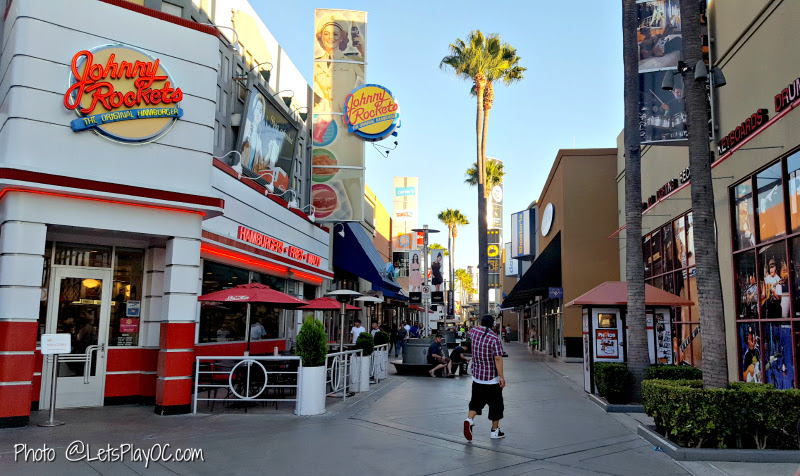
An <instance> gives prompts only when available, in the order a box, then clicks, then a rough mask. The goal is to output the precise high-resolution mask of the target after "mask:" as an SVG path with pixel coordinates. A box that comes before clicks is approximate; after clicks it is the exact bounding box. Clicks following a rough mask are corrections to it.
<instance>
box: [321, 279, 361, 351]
mask: <svg viewBox="0 0 800 476" xmlns="http://www.w3.org/2000/svg"><path fill="white" fill-rule="evenodd" d="M327 295H328V296H330V297H332V298H334V299H336V300H337V301H339V303H340V304H341V309H340V310H339V352H344V318H345V316H346V314H347V303H348V302H350V299H351V298H353V297H357V296H361V293H359V292H358V291H350V290H349V289H339V290H337V291H331V292H329V293H328V294H327Z"/></svg>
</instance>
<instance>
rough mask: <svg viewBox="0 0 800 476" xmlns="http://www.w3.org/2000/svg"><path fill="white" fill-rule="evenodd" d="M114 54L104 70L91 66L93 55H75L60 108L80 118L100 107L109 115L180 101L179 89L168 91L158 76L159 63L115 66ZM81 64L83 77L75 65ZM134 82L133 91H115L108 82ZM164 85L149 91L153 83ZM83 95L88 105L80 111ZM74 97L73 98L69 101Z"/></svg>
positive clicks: (94, 64)
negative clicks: (71, 78) (69, 83)
mask: <svg viewBox="0 0 800 476" xmlns="http://www.w3.org/2000/svg"><path fill="white" fill-rule="evenodd" d="M115 56H116V55H114V54H112V55H110V56H109V57H108V61H107V62H106V64H105V66H103V65H102V64H100V63H94V55H93V54H92V53H91V52H89V51H87V50H83V51H79V52H78V53H77V54H76V55H75V56H73V58H72V66H71V69H72V75H73V76H74V77H75V79H76V81H75V84H73V85H72V86H70V87H69V89H67V92H66V94H64V107H66V108H67V109H78V108H80V109H79V110H80V112H81V113H83V114H89V113H91V112H92V111H94V109H95V107H97V103H101V104H102V105H103V107H104V108H106V109H108V110H109V111H111V110H114V109H117V108H119V107H122V106H123V105H125V106H126V107H134V106H141V105H142V104H147V105H151V104H172V103H177V102H180V101H181V100H182V99H183V92H182V91H181V89H180V88H172V87H171V85H170V82H169V81H167V79H168V77H167V76H162V75H159V74H158V68H159V61H160V60H155V61H153V62H146V63H143V62H141V61H136V62H134V63H129V62H127V61H123V62H122V63H117V62H116V61H115ZM81 60H85V61H84V68H83V73H81V72H80V71H79V70H78V64H79V63H80V62H81ZM122 78H127V79H133V78H136V79H134V81H133V85H134V87H135V88H136V91H126V92H121V91H115V90H114V85H113V84H111V83H110V82H109V81H107V80H109V79H122ZM160 81H164V87H163V88H161V89H152V87H153V84H154V83H156V82H160ZM84 94H91V102H90V103H89V106H87V107H81V101H82V99H83V95H84ZM73 95H74V97H73Z"/></svg>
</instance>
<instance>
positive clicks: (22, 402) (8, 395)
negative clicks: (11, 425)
mask: <svg viewBox="0 0 800 476" xmlns="http://www.w3.org/2000/svg"><path fill="white" fill-rule="evenodd" d="M31 388H32V386H31V384H27V385H0V402H3V404H2V405H0V418H7V417H27V416H29V415H30V414H31ZM37 400H38V398H37Z"/></svg>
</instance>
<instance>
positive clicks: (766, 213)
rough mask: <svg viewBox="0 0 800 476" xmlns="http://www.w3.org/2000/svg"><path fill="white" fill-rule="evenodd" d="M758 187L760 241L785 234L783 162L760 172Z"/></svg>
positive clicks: (757, 181)
mask: <svg viewBox="0 0 800 476" xmlns="http://www.w3.org/2000/svg"><path fill="white" fill-rule="evenodd" d="M756 187H757V188H758V226H759V228H758V230H759V231H758V238H759V241H761V242H763V241H767V240H770V239H772V238H776V237H779V236H783V235H785V234H786V223H785V218H784V215H783V212H784V210H783V182H782V180H781V163H780V162H778V163H776V164H775V165H773V166H772V167H770V168H768V169H766V170H764V171H763V172H761V173H760V174H758V175H757V176H756Z"/></svg>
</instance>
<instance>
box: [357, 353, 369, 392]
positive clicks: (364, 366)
mask: <svg viewBox="0 0 800 476" xmlns="http://www.w3.org/2000/svg"><path fill="white" fill-rule="evenodd" d="M360 360H361V378H360V379H359V381H358V383H359V389H358V391H359V392H368V391H369V372H370V365H371V364H372V359H371V358H370V357H361V359H360Z"/></svg>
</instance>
